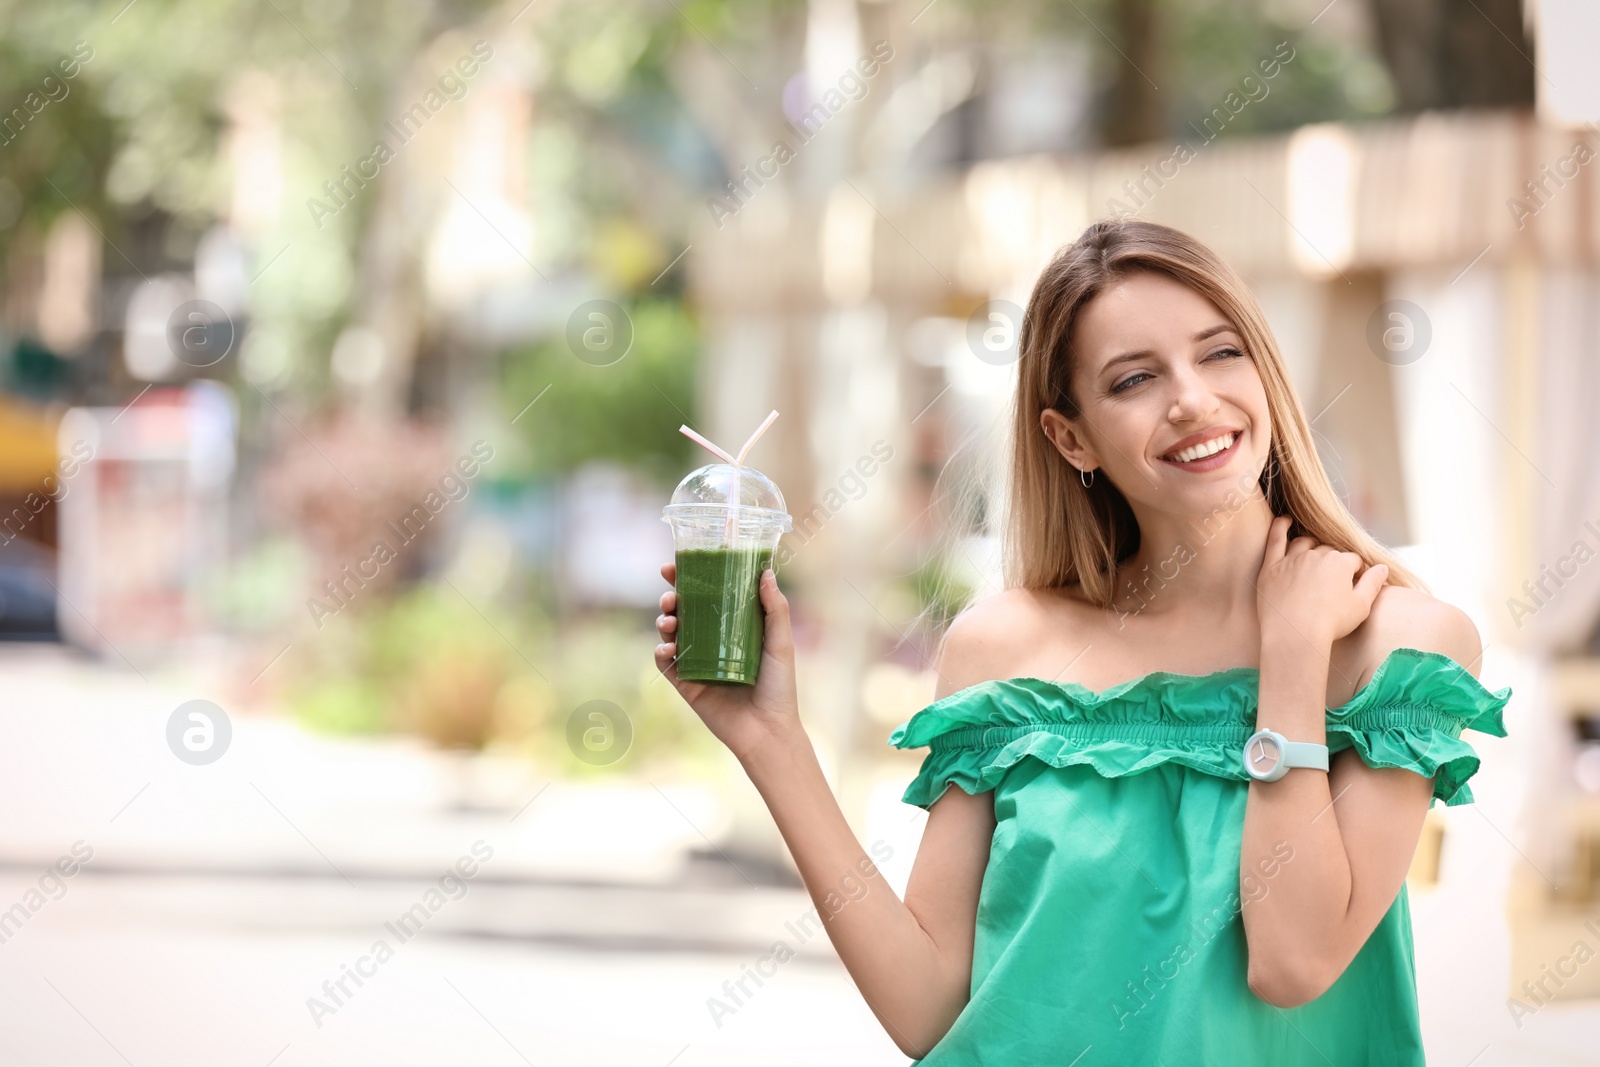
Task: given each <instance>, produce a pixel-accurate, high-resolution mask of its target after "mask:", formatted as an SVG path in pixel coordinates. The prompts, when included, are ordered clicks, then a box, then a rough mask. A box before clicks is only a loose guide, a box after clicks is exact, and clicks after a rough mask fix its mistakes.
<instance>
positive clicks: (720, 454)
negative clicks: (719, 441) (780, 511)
mask: <svg viewBox="0 0 1600 1067" xmlns="http://www.w3.org/2000/svg"><path fill="white" fill-rule="evenodd" d="M777 417H778V410H777V409H776V408H774V409H773V410H772V413H771V414H769V415H768V416H767V417H766V418H765V419H763V420H762V422H761V425H760V426H757V427H756V431H755V433H753V434H751V435H750V439H749V440H748V441H746V442H745V443H744V447H743V448H741V449H739V454H738V455H737V456H730V455H728V453H726V452H724V451H723V450H722V449H720V448H718V447H717V446H716V445H715V444H713V443H712V442H711V441H709V440H708V439H706V438H705V437H702V436H701V435H700V434H697V433H695V432H694V431H693V430H691V429H689V427H688V424H687V423H686V424H684V425H682V426H679V427H678V432H679V433H682V434H684V435H685V436H686V437H688V438H690V439H691V440H693V441H695V442H696V443H697V444H700V445H702V446H704V447H705V448H706V449H708V450H710V451H711V453H712V454H714V455H715V456H717V458H719V459H721V460H722V461H723V462H725V463H731V464H733V468H734V470H733V505H732V506H731V507H729V508H728V528H727V530H726V532H725V540H727V542H728V544H729V546H732V544H733V526H734V519H735V517H736V516H737V514H738V511H739V468H740V467H742V466H744V457H745V455H746V454H747V453H749V451H750V449H751V447H752V446H754V445H755V443H756V442H757V441H758V440H760V438H761V435H762V434H764V433H766V432H767V427H768V426H771V425H772V420H773V419H776V418H777Z"/></svg>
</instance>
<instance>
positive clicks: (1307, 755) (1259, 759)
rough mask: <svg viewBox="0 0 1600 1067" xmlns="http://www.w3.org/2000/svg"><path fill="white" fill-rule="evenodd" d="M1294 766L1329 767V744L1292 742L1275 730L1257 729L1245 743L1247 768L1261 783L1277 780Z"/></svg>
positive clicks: (1324, 768)
mask: <svg viewBox="0 0 1600 1067" xmlns="http://www.w3.org/2000/svg"><path fill="white" fill-rule="evenodd" d="M1291 767H1315V768H1316V769H1317V770H1319V771H1325V770H1327V769H1328V746H1327V745H1318V744H1314V743H1312V742H1310V741H1291V740H1289V739H1288V738H1287V737H1284V736H1283V735H1282V734H1280V733H1278V732H1277V731H1276V730H1257V731H1256V732H1255V733H1253V734H1251V735H1250V739H1249V740H1248V741H1246V742H1245V743H1244V769H1245V771H1246V772H1247V773H1248V774H1249V775H1250V777H1252V778H1254V779H1255V780H1256V781H1258V782H1276V781H1277V780H1278V779H1279V778H1282V777H1283V776H1284V775H1286V774H1288V773H1289V769H1290V768H1291Z"/></svg>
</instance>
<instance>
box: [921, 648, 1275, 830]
mask: <svg viewBox="0 0 1600 1067" xmlns="http://www.w3.org/2000/svg"><path fill="white" fill-rule="evenodd" d="M1255 693H1256V676H1255V672H1254V670H1253V669H1250V668H1243V667H1239V668H1232V669H1229V670H1224V671H1218V672H1217V673H1215V674H1211V675H1206V676H1203V677H1194V676H1190V675H1181V674H1167V673H1164V672H1158V673H1155V674H1151V675H1146V676H1144V677H1142V678H1138V679H1135V680H1133V681H1131V682H1125V683H1123V684H1121V685H1118V686H1115V687H1113V688H1111V689H1108V690H1106V691H1105V692H1103V693H1096V692H1093V691H1092V690H1089V689H1086V688H1084V687H1083V686H1080V685H1077V684H1074V683H1071V682H1067V683H1059V684H1058V683H1054V682H1046V681H1043V680H1040V679H1037V678H1012V679H1008V680H1005V681H999V680H996V681H987V682H980V683H979V684H977V685H974V686H971V687H969V688H966V689H962V690H959V691H957V692H955V693H951V694H950V695H949V696H947V697H945V698H943V699H942V700H938V701H935V702H934V703H932V704H930V705H928V706H927V707H925V708H923V709H922V710H921V711H919V712H917V713H916V714H915V715H913V716H912V717H911V718H910V719H908V720H907V721H906V722H904V723H902V724H901V725H900V726H899V727H897V728H896V729H895V731H894V732H893V733H892V734H891V735H890V736H889V744H890V745H892V746H894V747H895V748H901V749H910V748H921V747H922V746H924V745H926V746H928V749H929V751H928V755H927V756H926V757H924V759H923V761H922V767H921V769H920V771H919V772H918V774H917V776H916V778H915V779H913V780H912V782H911V784H910V785H909V786H908V787H907V788H906V791H905V793H904V795H903V796H902V798H901V799H903V800H904V801H905V802H906V803H907V804H915V805H916V806H917V807H919V808H928V807H931V806H932V805H933V802H934V801H936V800H938V799H939V797H940V796H942V795H943V794H944V791H945V790H946V789H947V788H948V787H949V786H950V785H952V784H954V785H956V786H959V787H960V788H961V789H962V790H963V791H965V792H967V793H970V794H976V793H980V792H986V791H988V790H991V789H993V788H994V787H995V785H996V784H997V783H998V782H999V781H1000V779H1001V778H1002V777H1004V775H1005V773H1006V771H1007V770H1009V769H1010V768H1011V767H1013V766H1015V765H1016V764H1018V763H1020V762H1021V761H1022V760H1024V759H1029V758H1032V759H1037V760H1040V761H1042V762H1043V763H1046V764H1048V765H1049V766H1052V767H1068V766H1073V765H1078V764H1086V765H1088V766H1090V767H1093V768H1094V770H1095V772H1096V773H1098V774H1100V775H1101V776H1103V777H1107V778H1117V777H1122V776H1124V775H1129V774H1137V773H1139V772H1140V771H1143V770H1148V769H1149V768H1151V767H1155V766H1158V765H1160V764H1163V763H1178V764H1182V765H1184V766H1186V767H1192V768H1194V769H1195V770H1198V771H1204V772H1206V773H1208V774H1214V775H1218V776H1221V777H1224V778H1238V779H1243V778H1245V777H1246V775H1245V771H1244V767H1243V763H1242V761H1241V757H1240V753H1241V751H1242V750H1243V748H1244V741H1245V738H1246V737H1248V736H1249V734H1250V723H1251V721H1252V719H1253V716H1254V714H1255V712H1254V707H1255Z"/></svg>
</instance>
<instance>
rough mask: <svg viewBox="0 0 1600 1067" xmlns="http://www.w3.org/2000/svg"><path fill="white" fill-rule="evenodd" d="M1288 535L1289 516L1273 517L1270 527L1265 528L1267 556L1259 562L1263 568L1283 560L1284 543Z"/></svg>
mask: <svg viewBox="0 0 1600 1067" xmlns="http://www.w3.org/2000/svg"><path fill="white" fill-rule="evenodd" d="M1288 534H1289V516H1287V515H1274V516H1273V518H1272V525H1270V526H1268V527H1267V554H1266V555H1265V556H1264V557H1263V558H1262V560H1261V563H1262V565H1263V566H1265V565H1266V564H1268V563H1276V562H1277V561H1278V560H1280V559H1282V558H1283V554H1284V547H1283V546H1284V541H1285V539H1286V538H1287V537H1288Z"/></svg>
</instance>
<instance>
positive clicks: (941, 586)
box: [911, 555, 974, 631]
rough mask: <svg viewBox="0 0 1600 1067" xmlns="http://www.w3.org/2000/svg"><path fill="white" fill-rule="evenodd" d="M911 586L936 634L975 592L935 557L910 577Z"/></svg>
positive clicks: (939, 558) (947, 565)
mask: <svg viewBox="0 0 1600 1067" xmlns="http://www.w3.org/2000/svg"><path fill="white" fill-rule="evenodd" d="M911 583H912V586H913V588H914V590H915V592H916V598H917V605H918V607H919V609H920V611H921V613H922V614H923V615H924V616H927V617H929V620H930V623H931V625H932V627H933V629H934V630H935V631H943V630H944V628H945V627H946V626H948V625H949V624H950V620H951V619H953V618H955V617H956V616H957V615H958V614H960V612H961V610H962V609H963V608H965V607H966V606H967V604H968V603H969V602H970V601H971V600H972V594H973V592H974V590H973V587H972V586H971V585H969V584H968V583H967V582H966V581H965V579H964V578H963V576H962V572H961V570H960V569H959V568H955V567H952V566H951V565H950V564H949V563H948V562H947V561H946V560H945V558H944V557H942V556H937V555H935V556H930V557H929V558H928V559H926V560H924V561H922V563H921V564H920V565H919V566H918V567H917V569H916V570H915V571H914V572H913V573H912V576H911Z"/></svg>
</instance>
